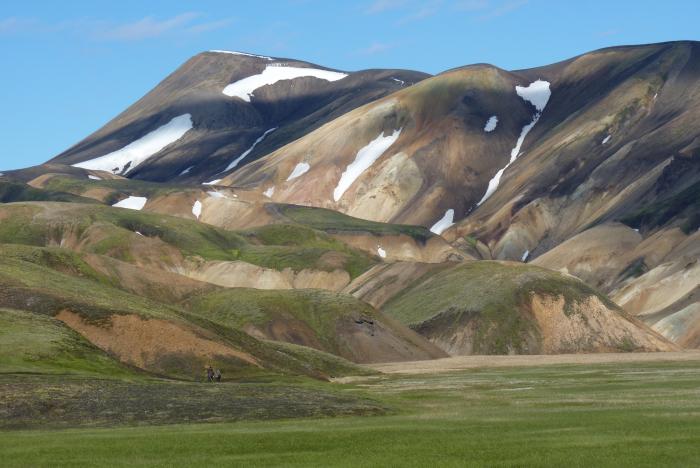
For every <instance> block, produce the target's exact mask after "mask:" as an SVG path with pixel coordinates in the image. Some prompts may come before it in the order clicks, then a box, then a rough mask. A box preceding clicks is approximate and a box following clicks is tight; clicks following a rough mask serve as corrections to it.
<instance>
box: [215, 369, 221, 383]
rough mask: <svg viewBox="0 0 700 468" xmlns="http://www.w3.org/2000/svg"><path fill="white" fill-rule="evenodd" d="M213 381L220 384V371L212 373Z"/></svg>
mask: <svg viewBox="0 0 700 468" xmlns="http://www.w3.org/2000/svg"><path fill="white" fill-rule="evenodd" d="M214 379H215V380H216V381H217V382H221V370H219V369H216V370H215V371H214Z"/></svg>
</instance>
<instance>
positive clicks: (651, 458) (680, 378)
mask: <svg viewBox="0 0 700 468" xmlns="http://www.w3.org/2000/svg"><path fill="white" fill-rule="evenodd" d="M588 356H591V357H588ZM592 356H593V355H584V356H583V357H582V359H583V360H584V362H577V363H566V362H561V360H562V359H563V360H566V359H568V358H567V357H557V359H559V360H560V361H557V359H554V358H555V357H552V358H536V360H539V362H537V363H536V364H537V365H531V366H518V365H512V366H510V367H498V366H499V365H500V364H502V362H501V363H500V364H499V361H500V360H506V359H505V358H498V359H494V358H491V359H492V361H491V363H492V364H494V367H479V368H471V369H470V368H465V369H460V370H452V371H451V372H432V373H424V374H385V375H381V376H370V377H363V378H358V379H356V380H355V381H354V382H352V383H345V384H340V383H335V384H329V385H328V387H330V388H332V392H333V393H334V394H340V395H345V396H347V397H353V398H360V399H366V398H370V399H372V400H376V401H377V402H381V403H382V404H383V405H386V406H387V407H388V408H390V410H389V413H388V414H385V415H380V416H348V417H336V418H313V419H308V418H307V419H287V420H275V421H253V422H251V421H241V422H234V423H214V424H188V425H184V424H180V425H165V426H139V427H116V428H80V429H61V430H42V429H40V430H22V431H4V432H0V453H1V454H2V464H3V466H44V465H51V466H96V465H99V466H205V465H212V466H223V465H229V466H233V465H236V466H241V465H245V466H308V465H311V466H431V465H432V466H481V465H489V466H529V465H537V466H543V465H546V466H616V467H619V466H635V467H640V466H661V465H664V466H691V465H696V464H697V461H698V459H700V360H699V359H697V357H696V358H693V359H690V357H691V356H697V353H690V354H686V353H682V354H678V355H677V356H676V355H670V354H667V355H666V358H667V359H664V360H658V359H657V358H656V356H655V355H643V356H636V355H635V357H641V358H642V360H624V359H623V358H617V359H613V360H612V362H605V363H601V362H596V360H595V359H593V357H592ZM628 356H632V355H628ZM608 357H610V356H609V355H608ZM649 357H651V359H647V360H646V362H643V360H644V358H649ZM669 358H672V359H676V358H677V360H669ZM598 359H600V357H599V358H598ZM621 359H623V360H622V361H620V360H621ZM508 360H509V362H510V363H511V364H516V362H517V360H516V359H512V358H508ZM586 360H588V362H585V361H586ZM467 361H468V360H467ZM628 361H629V362H628ZM545 364H549V365H545ZM465 366H466V365H465ZM226 385H227V384H222V388H230V389H231V390H233V389H235V388H236V384H230V385H231V386H230V387H225V386H226Z"/></svg>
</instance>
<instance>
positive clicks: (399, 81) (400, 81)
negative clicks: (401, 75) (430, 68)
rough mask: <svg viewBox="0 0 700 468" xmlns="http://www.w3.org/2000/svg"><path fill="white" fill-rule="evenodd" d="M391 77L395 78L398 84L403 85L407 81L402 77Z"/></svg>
mask: <svg viewBox="0 0 700 468" xmlns="http://www.w3.org/2000/svg"><path fill="white" fill-rule="evenodd" d="M391 79H392V80H394V81H396V82H397V83H398V84H400V85H401V86H403V85H404V83H406V82H405V81H404V80H400V79H398V78H394V77H393V76H392V77H391Z"/></svg>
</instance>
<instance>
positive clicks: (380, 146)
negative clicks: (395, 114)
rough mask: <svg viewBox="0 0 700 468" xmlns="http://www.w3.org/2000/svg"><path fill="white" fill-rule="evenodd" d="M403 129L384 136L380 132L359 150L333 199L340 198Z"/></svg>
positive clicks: (340, 181) (339, 182)
mask: <svg viewBox="0 0 700 468" xmlns="http://www.w3.org/2000/svg"><path fill="white" fill-rule="evenodd" d="M401 130H402V129H398V130H394V132H393V133H392V134H391V135H389V136H384V133H380V134H379V136H378V137H377V138H375V139H374V140H372V141H370V142H369V143H367V145H366V146H364V147H363V148H361V149H360V151H358V152H357V154H356V155H355V160H354V161H353V162H352V163H350V164H349V165H348V167H346V168H345V171H344V172H343V174H342V175H341V176H340V180H339V181H338V186H337V187H336V188H335V190H333V199H334V200H335V201H338V200H340V197H342V196H343V194H344V193H345V191H346V190H347V189H349V188H350V186H351V185H352V184H353V182H355V181H356V180H357V178H358V177H360V176H361V175H362V173H363V172H364V171H366V170H367V169H369V167H370V166H371V165H372V164H374V162H375V161H376V160H377V159H379V158H380V157H381V155H382V154H384V152H385V151H386V150H388V149H389V147H390V146H391V145H393V144H394V143H395V142H396V140H398V138H399V135H401Z"/></svg>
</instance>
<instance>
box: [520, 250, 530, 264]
mask: <svg viewBox="0 0 700 468" xmlns="http://www.w3.org/2000/svg"><path fill="white" fill-rule="evenodd" d="M529 256H530V251H529V250H526V251H525V253H524V254H523V256H522V257H521V258H520V261H521V262H524V261H526V260H527V258H528V257H529Z"/></svg>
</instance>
